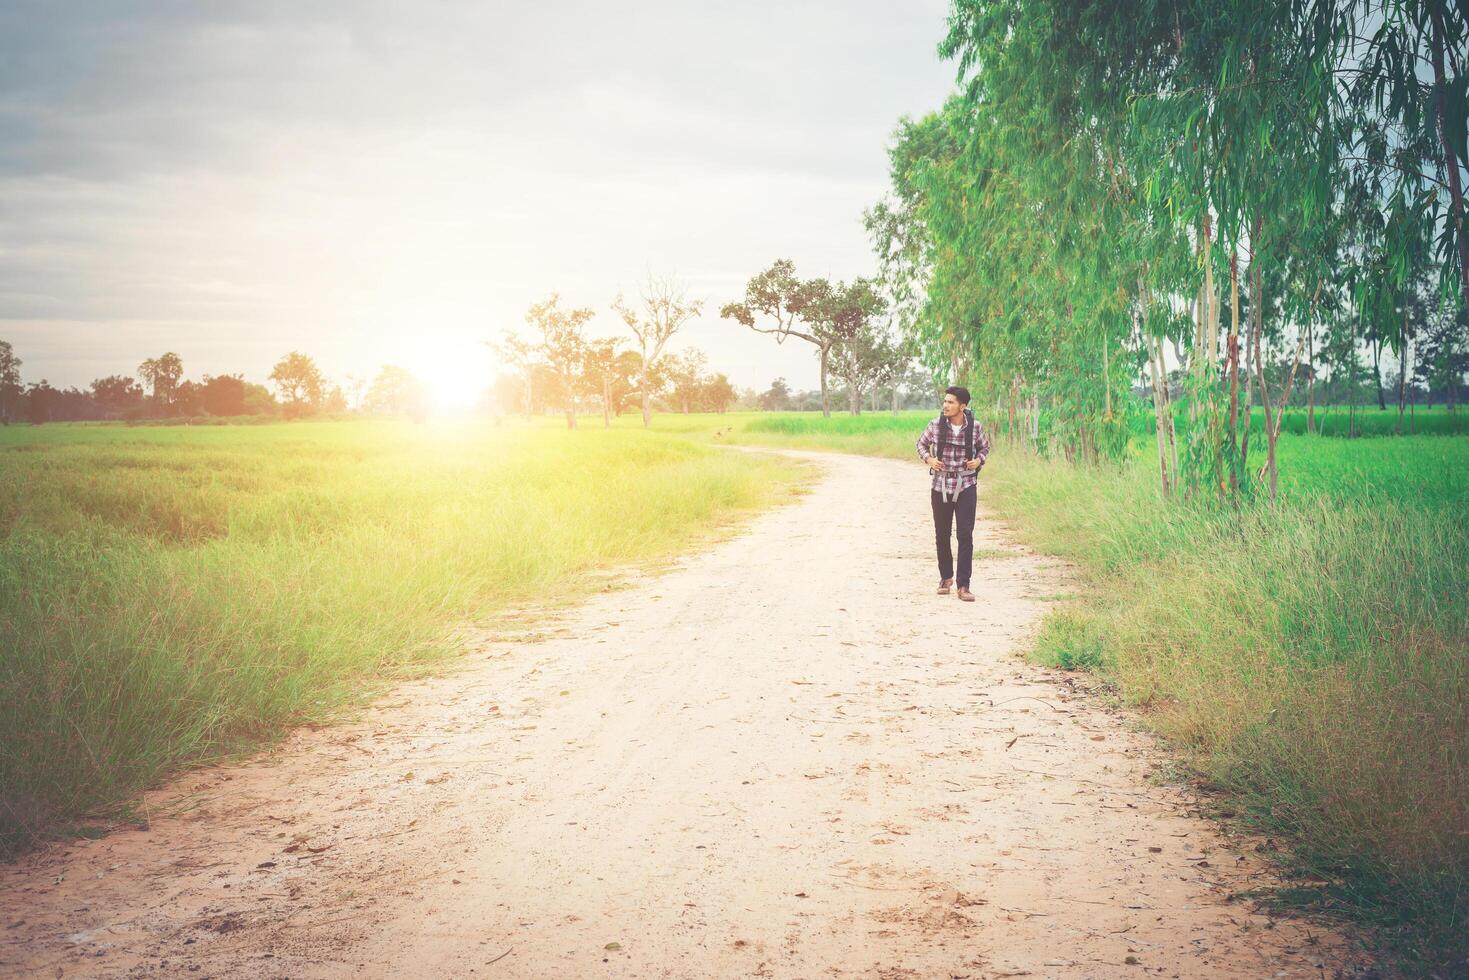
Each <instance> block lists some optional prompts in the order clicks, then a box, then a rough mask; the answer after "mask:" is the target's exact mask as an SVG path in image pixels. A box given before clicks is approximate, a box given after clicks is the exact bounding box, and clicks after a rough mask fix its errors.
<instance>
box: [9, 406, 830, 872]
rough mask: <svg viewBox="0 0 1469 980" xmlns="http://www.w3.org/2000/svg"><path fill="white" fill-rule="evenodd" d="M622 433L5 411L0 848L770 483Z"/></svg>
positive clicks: (299, 715) (692, 448) (230, 747)
mask: <svg viewBox="0 0 1469 980" xmlns="http://www.w3.org/2000/svg"><path fill="white" fill-rule="evenodd" d="M801 478H802V471H801V469H800V468H799V467H797V466H795V465H793V464H790V463H787V462H784V461H780V460H776V459H772V458H766V457H758V456H747V455H744V454H738V455H737V454H732V453H726V452H719V451H716V450H713V449H710V448H708V447H706V446H701V445H697V444H695V443H693V442H690V441H688V440H682V439H673V438H668V437H666V436H661V435H656V434H647V433H642V432H631V431H616V432H612V433H604V432H600V431H590V430H584V431H580V432H576V433H567V432H565V431H564V430H560V429H558V428H556V427H554V426H551V425H541V426H535V427H531V428H527V427H523V426H506V427H504V428H494V427H491V426H489V425H487V424H478V425H468V424H466V425H451V424H447V423H446V424H431V425H428V426H413V425H411V424H406V423H403V424H398V423H375V422H336V423H321V424H292V425H278V426H245V427H235V426H230V427H211V428H193V427H169V428H147V427H139V428H129V427H122V426H46V427H40V428H31V427H11V428H8V429H0V804H3V806H0V845H8V846H11V847H14V846H16V845H18V844H20V843H22V842H24V841H25V840H26V839H27V838H28V836H29V835H30V834H32V833H33V832H35V831H38V830H44V829H45V828H47V827H51V826H54V825H55V822H56V821H57V820H58V819H61V818H67V817H75V816H78V815H83V814H90V813H95V812H97V811H99V810H105V809H106V808H108V807H109V806H113V805H115V804H118V803H120V802H123V801H126V800H127V799H128V798H129V797H130V796H132V795H133V794H135V793H136V792H137V791H138V790H139V789H141V788H143V787H146V786H148V785H150V784H152V783H154V782H156V781H157V780H158V779H159V778H160V777H161V776H163V775H165V774H166V773H168V772H170V771H173V770H176V769H178V768H179V767H181V766H184V765H187V764H190V763H194V762H198V761H200V760H205V759H209V758H214V757H218V756H220V755H222V754H226V753H230V752H233V751H236V750H239V749H242V748H247V747H249V746H252V745H256V744H259V743H261V742H262V741H266V740H269V739H270V738H272V737H274V736H276V735H277V734H278V733H280V732H281V731H282V730H283V729H284V727H285V726H287V725H289V724H291V723H294V722H299V721H301V720H304V719H308V718H313V717H319V716H322V715H324V714H326V713H329V712H330V711H331V710H332V709H333V708H335V707H337V706H339V705H342V704H344V703H348V702H350V701H352V700H353V699H355V698H359V697H361V696H362V695H363V694H365V693H367V692H369V691H371V690H373V689H374V687H375V686H378V685H380V684H381V683H382V682H383V681H384V680H386V679H391V678H393V677H399V676H402V675H403V674H404V673H405V672H410V671H412V670H415V669H421V668H422V666H423V665H424V664H428V663H432V662H434V661H435V660H436V659H438V658H441V657H443V656H445V655H446V654H451V653H453V652H454V651H455V649H456V645H455V643H454V642H453V639H452V634H453V631H454V629H455V628H456V627H460V626H463V625H465V624H468V623H475V622H484V621H486V620H488V619H491V618H492V617H493V615H494V613H495V612H496V611H497V610H499V609H502V608H504V607H505V606H507V605H508V604H511V603H515V602H518V601H523V600H527V599H537V600H540V599H545V598H548V597H549V598H551V599H553V600H554V599H555V598H556V597H565V598H568V599H569V598H574V597H575V596H577V595H578V594H580V593H582V592H583V591H585V590H586V589H588V588H597V587H598V586H596V585H589V584H588V580H587V579H586V578H583V577H582V574H581V573H583V572H586V571H587V570H588V569H590V568H594V567H606V566H613V565H618V564H622V563H627V562H634V561H638V560H641V559H649V558H655V557H658V556H663V555H668V554H671V553H676V552H678V551H680V550H682V549H685V548H687V547H689V546H690V545H692V544H695V543H696V542H699V541H700V540H702V539H705V538H707V537H708V536H709V533H710V530H711V527H712V526H714V525H717V524H719V523H721V522H727V521H728V520H730V519H731V518H734V517H736V516H738V515H739V514H741V513H742V512H745V511H747V510H749V509H750V508H754V507H760V506H765V505H768V504H770V503H772V502H775V501H777V500H780V499H784V498H788V497H789V495H790V493H791V492H792V488H793V487H794V486H795V485H796V483H797V482H798V481H799V480H800V479H801Z"/></svg>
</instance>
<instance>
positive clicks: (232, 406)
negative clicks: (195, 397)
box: [200, 374, 245, 416]
mask: <svg viewBox="0 0 1469 980" xmlns="http://www.w3.org/2000/svg"><path fill="white" fill-rule="evenodd" d="M200 401H201V403H202V405H203V407H204V411H206V412H208V413H209V414H210V415H221V416H233V415H243V414H245V379H244V378H243V377H241V376H240V375H238V374H216V375H214V376H213V377H211V376H209V375H207V374H206V375H205V376H204V384H203V391H202V392H201V398H200Z"/></svg>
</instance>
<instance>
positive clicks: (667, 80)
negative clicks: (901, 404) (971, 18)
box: [0, 0, 953, 388]
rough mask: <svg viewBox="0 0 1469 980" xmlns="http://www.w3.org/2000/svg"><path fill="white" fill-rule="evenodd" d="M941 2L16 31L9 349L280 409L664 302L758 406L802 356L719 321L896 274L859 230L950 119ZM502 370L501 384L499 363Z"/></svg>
mask: <svg viewBox="0 0 1469 980" xmlns="http://www.w3.org/2000/svg"><path fill="white" fill-rule="evenodd" d="M946 9H947V4H946V2H945V0H901V2H899V0H893V2H889V3H880V2H873V0H862V2H856V0H830V2H822V3H799V2H795V3H792V2H790V0H783V2H780V3H765V2H745V3H720V4H697V3H687V2H685V3H673V2H670V3H663V2H652V3H650V2H637V3H628V4H615V3H565V2H560V3H555V2H542V3H536V4H530V3H526V4H496V3H489V2H470V0H413V2H408V0H392V2H390V0H282V2H273V0H156V2H152V3H145V2H134V3H126V2H121V0H119V2H106V0H66V2H64V3H59V2H55V0H35V2H29V0H4V2H3V3H0V339H4V340H9V341H10V342H11V343H12V344H13V345H14V347H15V349H16V353H17V354H18V355H19V356H20V357H21V358H22V359H23V361H24V362H25V364H24V367H23V368H22V373H23V375H24V376H25V378H26V379H27V380H28V381H34V380H38V379H40V378H42V377H45V378H48V379H49V380H50V381H51V382H52V384H55V385H58V386H65V385H73V384H75V385H78V386H85V385H86V384H87V383H89V382H90V381H91V380H92V379H93V378H95V377H98V376H100V375H105V374H112V373H132V372H133V371H135V369H136V367H137V365H138V363H139V362H140V361H141V360H142V359H143V358H145V357H148V356H151V355H155V354H158V353H160V352H162V351H165V350H173V351H177V352H178V353H179V354H180V355H181V356H182V358H183V361H184V366H185V371H186V375H187V376H188V377H191V378H198V377H199V376H201V375H203V374H215V373H223V372H235V371H241V372H244V373H245V375H246V376H247V377H249V378H251V379H252V380H256V381H263V380H264V379H265V376H266V374H267V373H268V372H269V370H270V366H271V365H272V364H273V363H274V362H275V360H276V359H277V358H279V357H280V356H281V355H282V354H284V353H285V352H287V351H289V350H293V349H299V350H302V351H305V352H306V353H308V354H310V355H312V356H313V357H315V358H316V360H317V362H318V363H319V364H320V365H321V367H322V368H323V370H325V371H326V372H327V373H328V374H329V375H331V376H332V377H333V378H335V379H338V380H340V379H342V378H344V377H345V376H346V375H347V374H349V373H353V374H358V375H370V374H372V373H374V372H375V371H376V370H377V368H378V366H380V365H381V364H383V363H399V364H407V365H409V366H410V367H414V368H416V369H420V370H422V371H424V372H425V373H429V374H433V373H435V372H437V373H439V374H447V373H450V372H453V371H456V370H457V371H460V372H463V371H466V370H470V371H478V370H483V371H486V372H487V371H489V370H490V367H491V365H489V364H488V363H487V362H484V359H485V358H486V357H487V356H488V355H487V354H485V353H483V347H482V345H481V344H480V343H479V341H481V340H483V339H485V338H489V337H492V336H495V335H497V334H498V333H499V332H500V331H502V330H503V329H505V328H507V327H516V326H518V325H520V324H522V323H523V318H524V312H525V309H526V307H527V306H529V305H530V304H531V303H532V302H534V301H536V300H538V299H540V298H542V297H543V296H544V295H545V294H547V293H549V292H551V291H552V290H558V291H559V292H560V293H561V295H562V297H563V299H564V300H565V301H566V302H568V303H570V304H574V305H578V306H590V307H593V308H595V309H596V310H597V311H598V318H597V319H596V320H595V321H593V324H592V327H591V332H592V333H594V334H599V335H601V334H611V333H613V332H615V330H616V328H617V326H618V323H617V321H615V320H614V319H613V317H612V315H611V314H610V313H609V312H607V307H608V304H609V302H610V301H611V300H612V298H613V297H614V295H615V294H616V293H617V291H618V290H619V289H620V288H621V289H623V290H626V291H628V292H630V293H631V292H633V291H634V290H635V289H636V285H637V282H638V280H640V279H641V278H643V277H644V276H645V275H646V273H647V271H648V270H650V269H651V270H654V271H657V272H664V273H668V272H672V273H676V274H677V275H679V276H680V277H682V278H683V279H684V280H686V281H687V283H688V284H689V287H690V291H691V293H692V294H693V295H696V296H700V297H704V298H705V299H706V303H707V310H706V313H705V315H704V317H703V318H702V319H701V320H700V321H699V322H698V323H697V324H695V325H694V326H693V327H692V328H691V329H690V330H689V331H688V332H687V334H686V335H684V336H683V337H682V338H681V339H682V341H683V342H684V344H686V345H687V344H691V345H694V346H697V347H699V348H701V349H703V350H704V351H706V352H707V353H708V355H709V359H710V363H711V366H712V367H714V368H716V369H722V370H725V371H726V372H727V373H728V374H729V375H730V377H731V378H732V379H733V380H734V381H735V382H736V383H737V384H740V385H756V386H759V387H762V388H763V387H764V386H765V385H767V384H769V382H770V380H771V379H772V378H773V377H775V376H777V375H784V376H785V377H786V378H787V379H788V380H789V381H791V382H792V384H793V385H795V386H797V387H812V386H814V385H815V384H816V369H815V358H814V356H813V355H812V353H811V349H810V348H809V347H808V346H806V345H799V346H796V344H797V343H798V342H790V343H788V344H787V345H785V346H784V347H778V346H777V345H776V344H775V342H774V341H773V340H772V339H770V338H769V337H765V336H758V335H755V334H752V333H750V332H749V331H747V330H745V328H743V327H740V326H738V325H736V324H734V323H731V322H729V321H721V320H719V318H718V309H719V307H720V306H721V305H722V304H723V303H724V302H726V301H728V300H731V299H735V298H738V297H739V296H740V295H741V294H742V291H743V284H744V281H745V280H746V279H747V278H748V277H749V276H750V275H751V274H752V273H754V272H756V271H758V270H759V269H761V268H763V267H764V266H765V265H767V264H768V263H769V262H770V261H771V260H772V259H775V258H777V257H790V258H792V259H794V260H795V261H796V264H797V268H798V270H799V271H801V272H802V273H803V274H806V275H818V274H819V275H827V276H833V277H839V278H848V277H851V276H854V275H861V274H871V273H872V271H873V269H874V265H873V260H872V257H871V252H870V249H869V246H868V243H867V239H866V236H865V233H864V231H863V229H862V224H861V214H862V210H863V208H865V207H867V206H869V205H870V204H871V203H872V202H873V201H875V200H876V199H877V198H878V197H879V196H880V195H881V194H882V193H883V190H884V188H885V186H886V177H887V158H886V152H885V148H886V145H887V143H888V139H889V136H890V134H891V132H892V129H893V127H894V125H895V124H896V122H897V119H898V117H899V116H901V115H904V114H910V115H918V114H922V113H924V112H927V111H929V110H931V109H934V108H937V107H938V106H939V105H940V103H941V102H942V100H943V98H944V96H945V94H946V93H947V92H948V91H949V89H950V87H951V81H952V75H953V71H952V66H951V65H949V64H945V63H941V62H940V61H939V60H938V58H937V57H936V55H935V54H934V48H935V46H936V45H937V43H938V41H939V40H940V39H941V37H942V36H943V33H944V18H945V14H946ZM482 362H484V363H482Z"/></svg>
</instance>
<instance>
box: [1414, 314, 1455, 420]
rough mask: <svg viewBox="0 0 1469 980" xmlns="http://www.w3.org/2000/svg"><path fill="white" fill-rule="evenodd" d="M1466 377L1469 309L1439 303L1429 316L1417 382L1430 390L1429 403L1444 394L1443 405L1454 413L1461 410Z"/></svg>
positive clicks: (1416, 370) (1418, 364)
mask: <svg viewBox="0 0 1469 980" xmlns="http://www.w3.org/2000/svg"><path fill="white" fill-rule="evenodd" d="M1466 376H1469V307H1460V306H1458V304H1457V303H1453V302H1448V303H1440V305H1439V306H1438V307H1437V309H1435V310H1433V311H1431V312H1430V313H1429V315H1428V317H1427V322H1426V324H1425V329H1424V331H1423V337H1422V340H1421V341H1420V343H1419V347H1418V360H1417V364H1416V365H1415V369H1414V372H1413V378H1414V381H1415V382H1416V383H1418V384H1421V385H1423V387H1425V388H1426V389H1428V398H1429V403H1430V404H1432V400H1433V393H1434V392H1436V391H1437V392H1442V393H1443V396H1444V405H1445V406H1446V407H1447V408H1448V410H1449V411H1450V412H1452V411H1455V410H1456V409H1457V408H1458V405H1459V400H1460V396H1461V393H1462V390H1463V388H1464V379H1465V377H1466Z"/></svg>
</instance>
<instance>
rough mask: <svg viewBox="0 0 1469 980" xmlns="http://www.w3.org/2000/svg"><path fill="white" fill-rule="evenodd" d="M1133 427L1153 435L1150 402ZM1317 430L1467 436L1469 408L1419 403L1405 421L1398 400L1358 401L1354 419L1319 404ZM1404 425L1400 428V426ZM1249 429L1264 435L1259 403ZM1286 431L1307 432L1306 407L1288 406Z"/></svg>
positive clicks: (1333, 434) (1182, 408)
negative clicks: (1385, 402)
mask: <svg viewBox="0 0 1469 980" xmlns="http://www.w3.org/2000/svg"><path fill="white" fill-rule="evenodd" d="M1174 412H1175V417H1177V418H1179V419H1180V420H1182V419H1184V418H1185V417H1186V416H1187V414H1188V405H1187V402H1186V401H1184V402H1179V403H1178V404H1176V405H1175V406H1174ZM1129 422H1130V428H1131V431H1132V433H1133V435H1134V436H1137V437H1139V438H1142V439H1151V438H1153V414H1152V408H1151V405H1148V406H1140V407H1139V410H1138V411H1137V412H1135V413H1133V414H1132V415H1131V416H1130V418H1129ZM1315 424H1316V434H1317V435H1322V436H1326V437H1327V438H1329V439H1345V438H1347V437H1348V436H1349V435H1351V434H1352V433H1355V434H1356V437H1357V438H1373V437H1377V436H1395V435H1419V436H1464V435H1469V408H1460V409H1457V410H1455V411H1453V412H1450V411H1448V410H1447V409H1446V408H1444V407H1443V406H1442V405H1440V406H1437V407H1435V408H1426V407H1418V408H1414V409H1412V410H1411V412H1405V413H1404V414H1403V418H1402V421H1401V422H1399V421H1398V406H1397V403H1396V402H1389V404H1388V407H1387V411H1383V410H1382V409H1380V408H1378V407H1377V403H1376V402H1372V403H1370V404H1367V405H1358V406H1357V410H1356V413H1355V420H1354V419H1353V412H1352V411H1351V409H1350V408H1349V407H1348V406H1346V405H1317V406H1316V413H1315ZM1400 427H1401V431H1399V428H1400ZM1250 429H1251V431H1252V432H1254V433H1255V435H1256V436H1259V437H1260V438H1262V439H1263V438H1264V436H1263V433H1264V432H1265V410H1264V409H1263V408H1261V407H1259V406H1258V405H1257V406H1255V408H1254V409H1253V410H1252V411H1251V412H1250ZM1280 431H1281V432H1282V433H1283V434H1286V433H1288V434H1290V435H1297V436H1300V435H1305V434H1306V410H1305V409H1304V408H1288V409H1286V410H1285V417H1284V419H1282V421H1281V424H1280Z"/></svg>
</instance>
